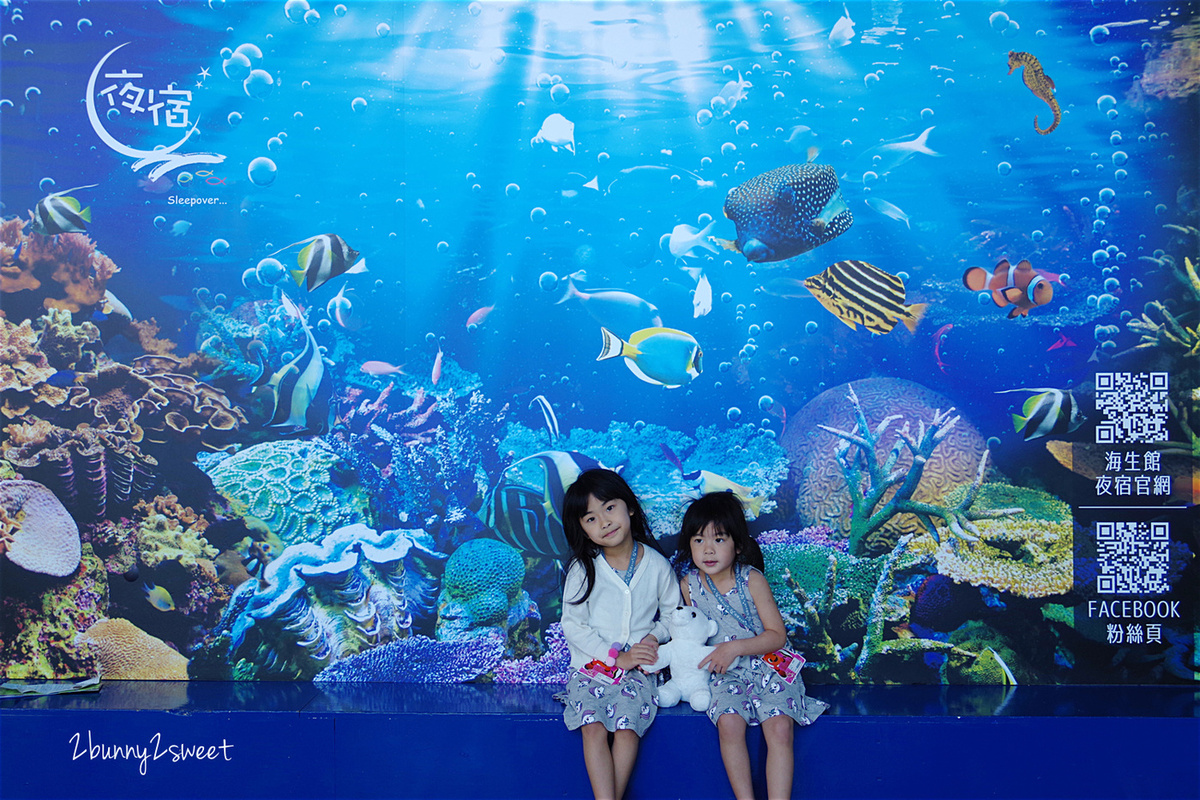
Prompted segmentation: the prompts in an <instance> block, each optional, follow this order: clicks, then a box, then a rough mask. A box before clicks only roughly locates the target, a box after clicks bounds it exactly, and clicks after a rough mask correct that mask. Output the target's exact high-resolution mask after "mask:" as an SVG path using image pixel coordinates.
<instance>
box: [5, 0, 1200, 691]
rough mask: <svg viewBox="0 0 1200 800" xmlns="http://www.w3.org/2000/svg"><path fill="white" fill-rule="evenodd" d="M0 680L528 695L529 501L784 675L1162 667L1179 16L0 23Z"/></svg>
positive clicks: (1183, 434) (1051, 12)
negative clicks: (749, 621)
mask: <svg viewBox="0 0 1200 800" xmlns="http://www.w3.org/2000/svg"><path fill="white" fill-rule="evenodd" d="M0 57H2V59H3V63H2V70H0V125H2V129H0V130H2V140H0V141H2V149H0V166H2V168H3V169H2V178H0V181H2V182H0V190H2V192H3V196H2V202H3V208H2V212H0V217H2V220H0V292H2V295H0V311H2V315H0V414H2V415H3V416H2V417H0V431H2V433H0V671H2V672H3V676H4V677H5V678H6V679H34V680H50V679H62V678H67V677H88V676H93V675H96V674H100V675H102V676H103V677H104V678H106V679H133V678H139V679H146V678H150V679H154V678H161V679H203V680H265V679H284V680H292V679H303V680H310V679H311V680H316V681H420V682H459V681H472V680H478V681H494V682H500V683H546V682H554V681H558V680H563V679H564V676H565V674H566V672H567V670H568V655H567V650H566V646H565V642H564V640H563V636H562V632H561V629H560V627H559V623H558V621H559V617H560V603H561V600H560V593H561V580H562V566H563V561H564V559H565V558H566V557H567V556H568V550H567V547H566V542H565V538H564V534H563V520H562V518H561V513H562V498H563V492H564V491H565V488H566V487H567V486H569V485H570V483H571V482H572V481H573V480H574V479H575V477H576V476H577V475H578V474H579V473H580V472H581V471H583V470H586V469H588V468H591V467H595V466H597V465H603V466H605V467H609V468H613V469H619V470H621V472H622V474H623V475H624V476H625V478H626V479H627V480H628V481H629V483H630V484H631V486H632V487H633V489H634V490H635V492H636V493H637V494H638V496H639V497H640V498H641V499H642V501H643V503H644V505H645V507H646V510H647V513H648V516H649V518H650V521H651V523H652V527H653V533H654V536H655V537H656V539H657V540H658V542H659V543H660V545H661V546H662V547H663V548H664V549H665V550H666V551H668V552H671V551H673V549H674V548H675V546H676V536H677V529H678V525H679V521H680V519H681V516H682V511H683V507H684V504H685V503H686V501H687V499H688V498H689V497H696V496H698V495H699V494H701V493H704V492H709V491H732V492H735V493H736V494H737V495H738V496H740V497H741V498H742V499H743V500H744V501H745V504H746V507H747V511H748V515H749V516H750V517H752V522H751V525H752V530H753V531H754V532H755V534H756V536H757V537H758V540H759V542H760V544H761V546H762V550H763V552H764V555H765V559H766V574H767V578H768V580H769V582H770V585H771V587H772V589H773V590H774V593H775V596H776V598H777V599H778V601H779V605H780V609H781V611H782V612H783V616H784V619H785V621H786V623H787V628H788V634H789V637H790V640H791V645H792V646H793V647H795V648H796V649H797V650H799V651H800V652H802V653H803V654H804V655H805V656H806V657H807V658H808V666H807V670H806V671H807V676H808V677H807V679H808V680H809V681H810V682H816V683H823V682H824V683H892V682H895V683H982V684H1012V683H1044V684H1059V683H1063V684H1065V683H1185V682H1194V681H1195V680H1196V679H1197V677H1198V675H1200V664H1198V661H1197V648H1196V640H1197V635H1198V627H1197V617H1196V615H1197V600H1198V599H1200V591H1198V589H1200V574H1198V571H1197V570H1198V568H1197V564H1196V550H1197V535H1196V534H1197V524H1196V514H1195V506H1194V502H1195V496H1196V487H1197V464H1198V460H1197V459H1198V456H1200V436H1198V433H1197V432H1198V431H1200V428H1198V427H1197V426H1198V425H1200V417H1198V415H1197V410H1196V409H1197V395H1198V391H1200V390H1198V386H1200V383H1198V381H1197V371H1196V362H1197V355H1198V351H1200V333H1198V325H1200V321H1198V317H1200V277H1197V270H1196V264H1197V263H1198V262H1200V230H1198V228H1200V194H1198V189H1200V164H1198V162H1200V147H1198V145H1197V138H1198V134H1197V131H1198V130H1200V126H1198V124H1197V123H1198V121H1200V113H1198V105H1197V103H1198V96H1197V93H1198V91H1200V7H1198V5H1197V4H1196V3H1189V2H1182V3H1181V2H1175V3H1165V2H1100V0H1097V1H1096V2H1091V3H1085V2H1062V3H1035V2H963V1H962V0H958V1H957V2H953V1H947V2H899V0H891V1H888V0H877V1H876V2H870V3H867V2H845V3H842V2H806V3H782V2H771V3H749V2H736V3H734V2H678V3H637V2H621V3H596V4H592V3H576V2H529V3H515V2H514V3H502V2H495V3H492V2H472V3H469V4H468V3H440V2H414V3H401V2H395V3H390V2H365V1H364V0H358V1H357V2H355V1H354V0H347V2H344V3H337V2H333V1H332V0H330V1H328V2H326V1H325V0H286V1H285V0H270V2H226V1H225V0H208V1H207V2H200V1H198V0H197V1H195V2H193V1H192V0H159V1H158V2H153V1H152V0H144V1H142V2H132V1H130V2H102V1H101V0H95V1H94V2H90V3H76V2H53V1H50V0H38V2H21V0H0Z"/></svg>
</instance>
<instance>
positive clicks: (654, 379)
mask: <svg viewBox="0 0 1200 800" xmlns="http://www.w3.org/2000/svg"><path fill="white" fill-rule="evenodd" d="M600 334H601V335H602V336H603V337H604V345H603V347H602V349H601V350H600V355H598V356H596V360H597V361H605V360H607V359H610V358H617V357H622V358H624V359H625V366H627V367H629V371H630V372H632V373H633V374H634V375H636V376H637V377H638V378H640V379H641V380H643V381H645V382H646V383H656V384H658V385H659V386H665V387H666V388H668V389H678V388H679V387H680V386H683V385H684V384H687V383H691V382H692V381H693V380H694V379H695V378H697V377H699V376H700V372H701V371H702V369H701V365H700V359H701V357H702V356H703V355H704V353H703V351H702V350H701V349H700V343H699V342H697V341H696V337H694V336H692V335H691V334H690V333H685V332H684V331H677V330H675V329H674V328H644V329H642V330H640V331H637V332H636V333H634V334H633V335H632V336H630V337H629V341H625V340H624V339H622V338H621V337H620V336H617V335H616V334H615V333H613V332H612V331H610V330H609V329H608V328H601V329H600Z"/></svg>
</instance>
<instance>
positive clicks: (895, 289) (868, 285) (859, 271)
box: [804, 261, 925, 334]
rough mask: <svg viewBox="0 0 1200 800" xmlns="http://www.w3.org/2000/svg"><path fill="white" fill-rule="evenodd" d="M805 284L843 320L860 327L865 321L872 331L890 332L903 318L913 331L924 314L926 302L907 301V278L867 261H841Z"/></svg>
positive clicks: (864, 325) (877, 332)
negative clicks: (904, 278)
mask: <svg viewBox="0 0 1200 800" xmlns="http://www.w3.org/2000/svg"><path fill="white" fill-rule="evenodd" d="M804 286H805V288H807V289H808V290H809V291H810V292H812V293H813V296H814V297H816V298H817V300H819V301H820V303H821V305H823V306H825V308H827V309H829V311H831V312H833V315H834V316H835V317H837V318H838V319H840V320H841V321H842V322H844V323H846V324H847V325H849V326H850V327H851V328H854V329H855V330H857V326H858V325H862V326H863V327H865V328H866V329H867V330H869V331H870V332H871V333H875V334H884V333H889V332H890V331H891V330H892V328H894V327H896V323H897V322H901V321H903V322H904V324H905V326H906V327H907V328H908V329H909V330H910V331H916V329H917V323H918V322H920V321H921V317H922V316H923V315H924V314H925V304H924V303H914V304H912V305H905V303H904V299H905V290H904V281H902V280H901V279H900V277H899V276H897V275H892V274H890V273H887V272H884V271H883V270H881V269H880V268H879V267H877V266H875V265H874V264H868V263H867V262H866V261H839V262H837V263H836V264H832V265H831V266H829V267H828V268H827V269H826V270H825V271H824V272H822V273H821V274H820V275H814V276H812V277H811V278H807V279H805V281H804Z"/></svg>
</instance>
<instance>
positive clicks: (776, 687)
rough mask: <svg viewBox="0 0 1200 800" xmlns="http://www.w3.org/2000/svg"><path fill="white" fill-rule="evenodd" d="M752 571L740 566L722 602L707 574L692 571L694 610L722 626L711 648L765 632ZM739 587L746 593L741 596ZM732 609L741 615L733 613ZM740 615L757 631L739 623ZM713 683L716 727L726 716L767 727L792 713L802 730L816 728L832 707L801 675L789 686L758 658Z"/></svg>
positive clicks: (712, 716) (710, 711) (747, 660)
mask: <svg viewBox="0 0 1200 800" xmlns="http://www.w3.org/2000/svg"><path fill="white" fill-rule="evenodd" d="M752 569H753V567H750V566H747V565H746V564H738V565H737V566H736V567H735V576H736V579H737V581H738V585H736V586H735V587H734V588H733V589H732V590H730V592H729V593H728V594H727V595H723V596H722V597H721V598H720V599H718V598H717V597H715V596H714V595H713V593H712V591H711V590H710V589H709V587H708V581H707V580H705V576H704V575H703V574H702V573H701V572H699V571H698V570H692V571H691V572H689V573H688V576H687V581H688V594H689V595H690V597H691V599H692V605H693V606H695V607H696V608H698V609H700V610H701V611H703V612H704V613H705V615H706V616H707V617H708V618H709V619H712V620H716V622H717V632H716V634H714V635H713V636H712V637H711V638H710V639H709V640H708V644H710V645H715V644H720V643H721V642H728V641H731V640H733V639H749V638H753V637H754V636H757V635H758V634H759V633H762V630H763V627H762V621H761V620H760V619H759V616H758V608H757V607H756V606H755V605H754V598H753V597H751V596H750V571H751V570H752ZM738 588H741V590H742V591H741V592H740V593H739V592H738ZM742 598H745V601H746V603H747V604H748V605H749V608H744V607H743V605H742ZM731 609H732V610H733V611H736V612H737V613H736V614H734V613H731ZM738 615H741V616H742V618H743V619H744V620H746V621H748V622H750V623H751V624H752V625H753V626H754V627H755V628H757V630H754V629H751V628H750V627H748V626H747V625H745V624H744V623H743V622H742V621H739V620H738V619H737V616H738ZM708 683H709V688H710V689H711V690H712V695H713V699H712V702H711V703H710V704H709V707H708V718H709V719H710V720H712V722H713V724H714V725H715V724H716V722H717V719H718V717H720V716H721V715H722V714H737V715H739V716H740V717H741V718H742V719H744V720H746V724H748V725H761V724H762V722H763V720H765V719H770V718H771V717H777V716H779V715H780V714H786V715H787V716H789V717H791V718H792V719H793V720H795V721H796V724H797V725H811V724H812V723H813V721H814V720H815V719H816V718H817V717H819V716H820V715H821V712H823V711H824V710H825V709H827V708H829V704H828V703H825V702H822V701H820V700H816V699H814V698H812V697H809V696H808V695H807V694H806V693H805V691H804V681H803V680H802V679H801V677H800V676H799V675H797V676H796V678H795V680H794V681H793V682H792V683H788V682H787V681H785V680H784V679H783V678H782V677H780V676H779V674H778V673H776V672H775V670H774V669H772V668H771V667H769V666H768V665H767V664H765V663H763V660H762V658H760V657H758V656H742V657H741V658H739V659H738V661H737V662H736V663H735V665H734V666H732V667H730V668H729V670H728V671H727V672H726V673H725V674H724V675H718V674H713V675H710V676H709V679H708Z"/></svg>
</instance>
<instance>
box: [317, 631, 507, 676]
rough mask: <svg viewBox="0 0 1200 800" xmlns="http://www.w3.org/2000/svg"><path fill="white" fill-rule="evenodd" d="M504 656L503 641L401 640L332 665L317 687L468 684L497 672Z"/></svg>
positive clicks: (417, 637) (490, 639)
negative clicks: (320, 684) (369, 684)
mask: <svg viewBox="0 0 1200 800" xmlns="http://www.w3.org/2000/svg"><path fill="white" fill-rule="evenodd" d="M503 654H504V641H503V640H502V639H499V638H495V637H493V638H488V639H473V640H471V641H466V642H437V641H434V640H433V639H428V638H426V637H424V636H413V637H410V638H408V639H397V640H395V641H392V642H388V643H387V644H384V645H380V646H379V647H376V648H373V649H371V650H368V651H366V652H364V653H359V654H358V655H355V656H351V657H349V658H347V659H344V660H342V661H338V662H336V663H333V664H330V665H329V666H328V667H326V668H325V669H323V670H321V672H319V673H318V674H317V676H316V677H315V678H313V681H314V682H315V683H338V682H350V683H362V682H368V681H379V682H390V683H464V682H466V681H469V680H473V679H475V678H478V677H479V676H480V675H482V674H483V673H485V672H488V671H490V670H492V669H494V668H495V666H496V663H497V662H498V661H499V660H500V657H501V656H502V655H503Z"/></svg>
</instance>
